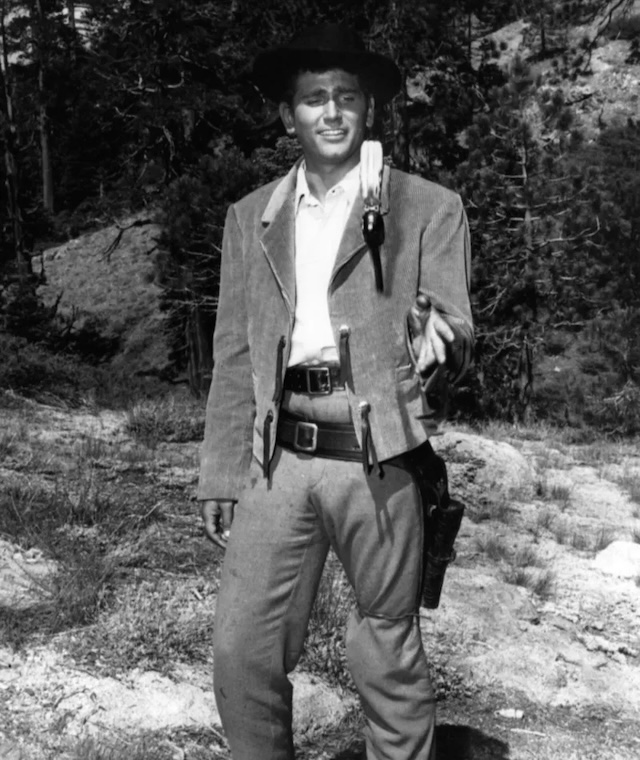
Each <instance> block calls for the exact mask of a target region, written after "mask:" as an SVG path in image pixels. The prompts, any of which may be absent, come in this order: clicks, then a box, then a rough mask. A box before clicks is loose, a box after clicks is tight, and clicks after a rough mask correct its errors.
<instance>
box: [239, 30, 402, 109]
mask: <svg viewBox="0 0 640 760" xmlns="http://www.w3.org/2000/svg"><path fill="white" fill-rule="evenodd" d="M331 68H342V69H345V70H347V71H349V72H351V73H354V74H358V75H360V76H362V77H363V78H364V80H365V82H366V84H367V88H368V89H369V90H370V91H371V93H372V94H373V96H374V98H375V101H376V104H379V105H382V104H384V103H386V102H388V101H389V100H391V98H392V97H393V96H394V95H395V94H396V93H397V92H398V90H399V89H400V85H401V83H402V77H401V74H400V69H399V68H398V67H397V66H396V64H395V63H394V62H393V61H392V60H391V59H390V58H387V57H386V56H384V55H380V54H379V53H372V52H369V51H368V50H367V49H366V48H365V46H364V43H363V41H362V40H361V39H360V37H358V35H357V34H355V32H353V31H352V30H351V29H349V28H348V27H346V26H343V25H342V24H321V25H319V26H313V27H309V28H308V29H305V30H304V31H303V32H301V33H300V34H298V35H296V36H295V37H294V38H293V39H292V40H290V42H288V43H287V44H286V45H283V46H281V47H277V48H271V49H270V50H265V51H263V52H262V53H259V54H258V55H257V56H256V59H255V61H254V63H253V80H254V82H255V83H256V84H257V85H258V87H259V88H260V90H261V91H262V92H263V94H264V95H266V96H267V97H268V98H271V99H272V100H275V101H279V100H281V99H282V96H283V95H284V93H285V92H286V89H287V87H288V86H289V84H290V79H291V76H292V75H293V74H295V73H296V72H298V71H325V70H327V69H331Z"/></svg>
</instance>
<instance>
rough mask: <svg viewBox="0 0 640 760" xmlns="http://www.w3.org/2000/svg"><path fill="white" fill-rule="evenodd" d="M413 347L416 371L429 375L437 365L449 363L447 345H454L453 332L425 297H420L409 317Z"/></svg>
mask: <svg viewBox="0 0 640 760" xmlns="http://www.w3.org/2000/svg"><path fill="white" fill-rule="evenodd" d="M408 320H409V329H410V332H411V347H412V349H413V353H414V356H415V357H416V371H417V372H418V373H420V374H421V375H426V374H428V373H429V372H430V371H431V370H432V369H434V365H435V364H445V362H446V361H447V345H448V344H450V343H453V341H454V338H455V335H454V333H453V330H452V329H451V327H449V325H448V324H447V323H446V321H445V320H444V318H443V317H441V316H440V314H439V312H438V311H437V309H435V308H434V307H433V306H432V305H431V304H430V303H429V299H428V298H427V297H426V296H425V295H422V294H421V295H419V296H418V297H417V298H416V300H415V302H414V304H413V306H412V307H411V309H410V310H409V315H408Z"/></svg>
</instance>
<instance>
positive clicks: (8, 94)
mask: <svg viewBox="0 0 640 760" xmlns="http://www.w3.org/2000/svg"><path fill="white" fill-rule="evenodd" d="M5 12H6V3H5V2H4V0H3V2H2V4H1V5H0V48H1V51H0V78H1V79H2V92H3V95H4V110H5V114H6V118H7V127H6V130H5V141H4V142H5V146H4V163H5V171H6V177H5V183H6V187H7V205H8V211H9V219H10V220H11V233H12V237H13V249H14V256H15V260H16V267H17V270H18V277H19V279H20V281H21V282H22V281H26V279H27V278H28V277H29V275H30V274H31V260H30V258H29V257H28V256H27V255H26V254H25V250H24V236H23V229H22V213H21V209H20V201H19V178H18V163H17V161H16V143H17V139H18V128H17V125H16V121H15V116H14V112H13V98H12V87H11V81H10V77H11V71H10V69H9V53H8V51H7V35H6V28H5Z"/></svg>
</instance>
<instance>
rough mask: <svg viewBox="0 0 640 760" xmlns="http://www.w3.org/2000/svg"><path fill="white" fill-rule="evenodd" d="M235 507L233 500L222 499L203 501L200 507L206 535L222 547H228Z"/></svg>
mask: <svg viewBox="0 0 640 760" xmlns="http://www.w3.org/2000/svg"><path fill="white" fill-rule="evenodd" d="M233 508H234V502H233V501H227V500H222V499H210V500H208V501H203V502H202V504H201V507H200V513H201V515H202V522H203V527H204V532H205V535H206V536H207V538H208V539H209V540H210V541H212V542H213V543H214V544H217V545H218V546H220V547H221V548H222V549H226V546H227V539H228V538H229V533H230V530H231V523H232V522H233Z"/></svg>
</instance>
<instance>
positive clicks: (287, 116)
mask: <svg viewBox="0 0 640 760" xmlns="http://www.w3.org/2000/svg"><path fill="white" fill-rule="evenodd" d="M278 110H279V112H280V118H281V119H282V123H283V124H284V128H285V129H286V130H287V134H288V135H295V133H296V126H295V120H294V118H293V110H292V108H291V106H290V105H289V104H288V103H285V102H284V101H283V102H282V103H280V106H279V108H278Z"/></svg>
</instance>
